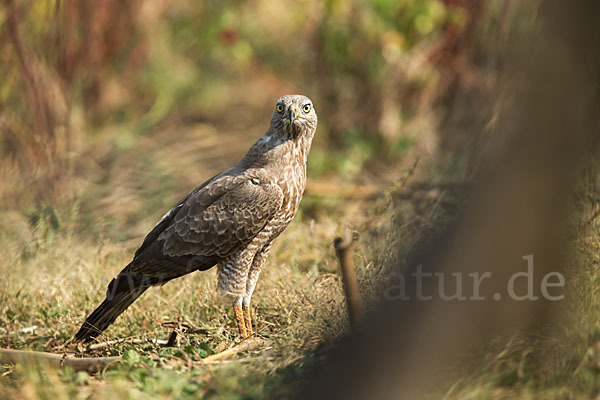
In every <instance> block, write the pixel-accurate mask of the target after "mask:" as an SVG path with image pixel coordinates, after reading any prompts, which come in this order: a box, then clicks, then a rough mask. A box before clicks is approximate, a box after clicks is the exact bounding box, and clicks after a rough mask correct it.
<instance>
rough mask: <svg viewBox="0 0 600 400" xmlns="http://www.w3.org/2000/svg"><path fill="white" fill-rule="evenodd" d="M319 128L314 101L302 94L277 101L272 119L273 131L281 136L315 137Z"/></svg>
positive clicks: (286, 96)
mask: <svg viewBox="0 0 600 400" xmlns="http://www.w3.org/2000/svg"><path fill="white" fill-rule="evenodd" d="M316 128H317V113H316V112H315V108H314V106H313V103H312V101H311V100H310V99H309V98H308V97H306V96H302V95H300V94H291V95H285V96H282V97H280V98H279V100H277V103H276V104H275V111H274V112H273V117H272V118H271V129H272V130H275V131H276V132H279V133H280V134H282V135H284V136H286V137H290V138H297V137H300V136H303V135H306V134H308V135H310V136H312V135H314V133H315V130H316Z"/></svg>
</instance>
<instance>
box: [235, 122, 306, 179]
mask: <svg viewBox="0 0 600 400" xmlns="http://www.w3.org/2000/svg"><path fill="white" fill-rule="evenodd" d="M313 136H314V133H313V132H301V133H300V134H299V135H297V136H296V137H288V136H280V135H278V134H277V132H273V131H271V130H269V131H267V133H265V135H264V136H262V137H261V138H260V139H258V140H257V141H256V142H255V143H254V145H253V146H252V147H251V148H250V150H249V151H248V153H246V155H245V156H244V158H243V159H242V161H241V162H240V164H242V165H243V166H244V167H245V168H265V167H275V168H280V167H285V166H292V167H297V168H301V170H302V174H303V175H304V174H305V170H306V161H307V158H308V153H309V152H310V147H311V144H312V139H313Z"/></svg>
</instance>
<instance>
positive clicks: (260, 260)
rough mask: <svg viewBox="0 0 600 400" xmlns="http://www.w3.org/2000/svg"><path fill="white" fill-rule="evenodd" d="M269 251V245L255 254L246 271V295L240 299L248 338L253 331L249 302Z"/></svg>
mask: <svg viewBox="0 0 600 400" xmlns="http://www.w3.org/2000/svg"><path fill="white" fill-rule="evenodd" d="M270 249H271V245H270V244H268V245H267V246H265V247H263V249H262V250H261V251H259V252H257V253H256V255H255V256H254V260H253V261H252V266H251V267H250V271H248V279H247V281H246V293H245V294H244V297H243V299H242V311H243V312H244V322H245V323H246V332H247V333H248V336H252V335H253V334H254V331H253V329H252V314H251V312H250V301H251V300H252V293H254V289H255V288H256V283H257V282H258V276H259V275H260V270H261V269H262V266H263V264H264V263H265V260H266V259H267V256H268V255H269V250H270Z"/></svg>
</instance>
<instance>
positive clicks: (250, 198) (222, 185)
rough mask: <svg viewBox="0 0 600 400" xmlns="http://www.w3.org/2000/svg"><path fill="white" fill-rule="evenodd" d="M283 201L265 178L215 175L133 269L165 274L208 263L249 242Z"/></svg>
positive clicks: (183, 204) (180, 209)
mask: <svg viewBox="0 0 600 400" xmlns="http://www.w3.org/2000/svg"><path fill="white" fill-rule="evenodd" d="M282 202H283V192H282V191H281V188H280V187H279V186H278V185H275V184H270V183H268V181H267V180H266V179H260V178H256V177H250V176H248V175H222V176H218V177H215V178H214V179H213V180H212V181H210V182H209V183H208V184H206V185H204V187H202V188H201V189H200V190H196V191H194V192H192V193H191V194H190V195H189V196H188V197H187V198H186V199H185V200H184V201H183V202H181V205H178V207H177V210H175V209H174V210H175V212H174V215H172V216H170V218H169V222H168V224H167V225H166V226H165V227H164V229H163V230H162V232H161V233H160V235H158V237H157V238H156V239H155V240H154V241H153V242H152V243H149V244H148V245H147V246H146V249H144V251H141V252H139V254H136V257H135V258H134V260H133V262H132V265H131V267H130V270H131V272H132V273H136V274H144V275H149V276H161V277H164V276H165V275H169V276H175V275H176V276H180V275H183V274H185V273H189V272H191V270H193V269H207V268H210V267H212V266H213V265H214V264H215V263H217V262H218V261H219V260H220V259H222V258H224V257H226V256H227V255H229V254H231V253H232V252H234V251H237V250H239V249H241V248H243V247H244V246H246V245H247V244H248V243H250V241H251V240H252V239H253V238H254V236H256V234H257V233H258V232H260V230H261V229H262V228H263V227H264V226H265V225H266V224H267V223H268V222H269V221H270V220H271V218H273V216H274V215H275V213H276V212H277V211H279V209H280V208H281V204H282Z"/></svg>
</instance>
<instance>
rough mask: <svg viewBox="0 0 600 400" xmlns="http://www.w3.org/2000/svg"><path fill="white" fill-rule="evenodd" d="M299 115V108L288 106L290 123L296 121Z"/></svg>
mask: <svg viewBox="0 0 600 400" xmlns="http://www.w3.org/2000/svg"><path fill="white" fill-rule="evenodd" d="M297 115H298V109H297V108H296V107H294V106H290V107H289V108H288V118H289V119H290V124H293V123H294V121H295V120H296V116H297Z"/></svg>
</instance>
